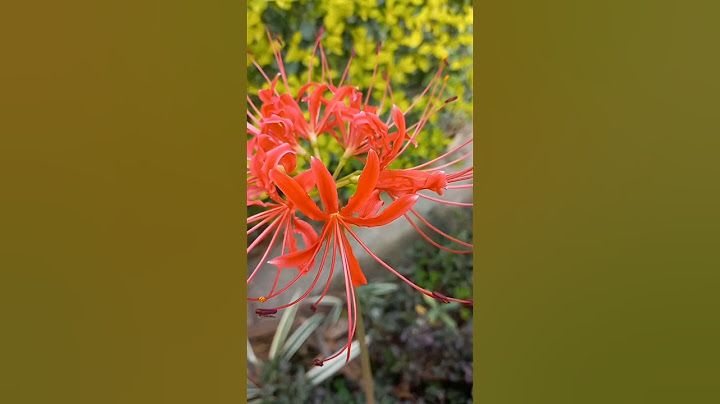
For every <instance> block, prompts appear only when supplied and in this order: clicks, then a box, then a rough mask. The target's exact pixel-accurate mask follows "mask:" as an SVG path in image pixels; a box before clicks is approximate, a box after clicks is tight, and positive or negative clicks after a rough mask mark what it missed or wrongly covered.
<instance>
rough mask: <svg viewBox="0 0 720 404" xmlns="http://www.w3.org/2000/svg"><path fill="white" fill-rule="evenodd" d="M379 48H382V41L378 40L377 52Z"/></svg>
mask: <svg viewBox="0 0 720 404" xmlns="http://www.w3.org/2000/svg"><path fill="white" fill-rule="evenodd" d="M380 49H382V41H380V42H378V47H377V53H380Z"/></svg>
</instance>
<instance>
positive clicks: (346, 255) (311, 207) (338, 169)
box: [247, 32, 473, 366]
mask: <svg viewBox="0 0 720 404" xmlns="http://www.w3.org/2000/svg"><path fill="white" fill-rule="evenodd" d="M267 36H268V39H269V40H270V43H271V45H272V49H273V54H274V57H275V61H276V63H277V66H278V68H279V71H280V73H279V74H278V75H277V76H276V77H274V78H273V79H272V80H271V79H270V78H269V77H268V75H267V74H266V73H265V72H264V71H263V70H262V68H261V67H260V66H259V65H258V64H257V63H256V62H255V60H254V59H252V55H249V58H250V59H251V60H252V62H253V63H254V64H255V66H256V67H257V68H258V70H259V71H260V72H261V73H262V75H263V77H265V79H266V80H267V82H268V83H269V88H267V89H264V90H261V91H259V93H258V97H259V100H260V102H261V105H260V106H259V108H258V106H257V105H256V103H255V102H253V100H252V99H251V98H250V97H249V96H248V97H247V100H248V106H249V109H248V111H247V115H248V118H249V119H248V123H247V132H248V137H249V140H248V142H247V186H248V192H247V205H248V206H251V205H257V206H260V207H262V208H263V211H262V212H261V213H258V214H255V215H252V216H250V217H248V220H247V223H248V227H249V229H248V231H247V233H248V235H250V234H253V233H256V232H258V233H259V235H258V236H257V237H256V238H255V240H254V241H253V242H252V243H251V244H250V245H249V246H248V248H247V252H248V254H249V253H250V252H251V251H252V250H253V249H255V248H256V247H257V246H258V245H260V243H262V242H263V241H264V240H266V239H268V238H270V241H269V243H268V245H267V247H266V249H265V251H264V253H263V255H262V258H261V259H260V263H259V264H258V265H257V267H256V268H255V269H254V270H253V272H252V273H251V275H250V276H249V277H248V280H247V282H248V284H250V282H252V280H253V278H254V277H255V275H256V274H257V273H258V271H259V270H260V268H261V267H262V264H263V263H265V262H266V261H267V259H268V258H269V257H268V256H269V254H270V252H271V250H272V249H273V246H275V245H277V243H278V242H279V240H280V239H281V240H282V242H281V255H280V256H277V257H274V258H272V259H271V260H270V261H269V263H270V264H273V265H275V266H276V267H277V276H276V278H275V283H274V285H273V287H272V289H271V290H270V291H269V292H268V293H267V294H266V295H264V296H258V297H249V298H248V300H250V301H259V302H262V303H264V302H266V301H269V300H270V299H272V298H274V297H276V296H279V295H280V294H282V293H284V292H285V291H287V290H288V289H289V288H290V287H291V286H292V285H293V284H294V283H295V282H296V281H297V280H298V279H300V277H302V276H305V275H308V274H310V273H312V272H313V271H314V270H315V268H316V266H317V265H316V264H317V261H318V258H320V263H319V266H317V267H318V268H317V271H316V272H317V273H316V274H315V278H314V281H313V282H312V284H311V286H310V287H309V288H308V289H307V291H305V292H304V294H302V295H301V296H300V297H299V298H298V299H296V300H294V301H292V302H290V303H288V304H285V305H282V306H277V307H273V308H263V309H258V310H257V311H256V312H257V314H258V315H260V316H271V315H273V314H275V313H277V311H278V310H280V309H283V308H286V307H289V306H292V305H295V304H297V303H299V302H300V301H302V300H303V299H305V298H306V297H307V296H308V295H309V294H310V292H311V291H312V290H313V289H314V288H315V286H316V285H317V283H318V281H319V279H320V276H321V274H322V273H323V271H324V268H325V263H326V260H327V258H328V255H330V257H331V264H330V269H329V271H330V273H329V276H328V278H327V279H328V280H327V283H326V285H325V287H324V290H323V291H322V293H321V295H320V297H319V299H318V300H317V301H315V302H313V303H312V305H311V306H310V307H311V309H312V310H315V309H316V307H317V304H318V303H319V302H320V301H321V300H322V299H323V297H324V296H325V294H326V293H327V291H328V289H329V286H330V281H331V280H332V274H333V272H334V270H335V268H336V258H337V257H339V261H340V262H339V266H340V268H341V270H342V274H343V275H344V279H345V291H346V295H347V305H348V320H349V322H348V342H347V344H346V346H345V347H344V348H343V349H341V350H340V351H338V352H337V353H336V354H335V355H333V356H331V357H330V358H326V359H325V360H328V359H332V358H334V357H336V356H339V355H341V354H342V353H343V352H345V351H347V355H348V358H349V357H350V344H351V342H352V338H353V336H354V334H355V326H356V319H357V317H356V316H357V308H356V306H355V288H356V287H358V286H360V285H363V284H366V283H367V279H366V278H365V275H364V274H363V271H362V269H361V268H360V265H359V263H358V260H357V258H356V256H355V252H354V251H353V248H352V246H351V244H350V241H349V239H350V237H352V238H353V239H354V240H355V241H357V243H358V244H359V245H360V246H361V247H362V249H364V250H365V251H366V252H367V253H368V254H369V255H370V256H371V257H372V258H374V259H375V260H376V261H377V262H378V263H380V264H381V265H382V266H383V267H385V268H387V269H388V270H389V271H391V272H392V273H394V274H395V275H396V276H398V277H399V278H400V279H402V280H403V281H404V282H406V283H407V284H408V285H410V286H411V287H413V288H414V289H416V290H417V291H419V292H420V293H423V294H425V295H427V296H430V297H432V298H435V299H437V300H439V301H441V302H443V303H449V302H451V301H456V302H460V303H464V304H469V305H472V300H459V299H454V298H451V297H447V296H445V295H443V294H441V293H439V292H437V291H430V290H426V289H424V288H422V287H420V286H418V285H416V284H415V283H413V282H412V281H410V280H409V279H407V278H406V277H404V276H403V275H401V274H400V273H398V272H397V271H396V270H394V269H393V268H392V267H391V266H389V265H388V264H386V263H385V262H384V261H382V260H381V259H380V258H379V257H378V256H377V255H375V254H374V253H373V252H372V251H371V250H370V249H369V248H368V247H367V245H366V244H365V243H363V241H362V240H361V239H360V238H359V237H358V235H357V234H356V233H355V231H354V230H353V227H354V226H361V227H379V226H384V225H386V224H388V223H391V222H393V221H395V220H396V219H398V218H400V217H404V218H405V219H406V220H408V222H409V223H410V224H411V225H412V226H413V228H415V229H416V230H417V231H418V232H419V233H420V235H421V236H423V238H425V239H426V240H428V241H429V242H430V243H432V244H433V245H435V246H437V247H439V248H442V249H444V250H446V251H451V252H454V253H460V254H465V253H471V252H472V245H471V244H468V243H465V242H463V241H460V240H458V239H456V238H453V237H452V236H450V235H447V234H445V233H443V232H442V231H440V230H439V229H437V228H435V227H433V226H432V225H431V224H430V223H428V222H427V220H425V219H424V218H423V217H422V216H420V214H419V213H418V212H417V211H416V210H415V209H414V205H415V203H416V202H417V200H418V198H425V199H428V200H431V201H435V202H439V203H446V204H451V205H459V206H471V205H472V204H464V203H458V202H450V201H447V200H443V199H441V198H438V197H434V196H429V195H426V194H425V193H422V192H423V191H426V192H432V193H435V194H437V195H438V196H443V193H444V191H445V190H447V189H457V188H470V187H472V175H473V172H472V167H470V168H466V169H462V170H459V171H458V172H446V171H444V170H445V169H449V168H450V167H453V166H454V165H455V163H458V162H460V161H463V160H465V159H467V158H469V157H470V156H471V155H472V152H471V151H465V152H464V154H462V155H461V156H460V157H458V158H455V159H454V160H453V161H450V162H447V163H444V161H445V159H446V158H447V157H448V156H449V155H451V154H453V153H458V152H461V151H462V150H465V147H467V146H469V145H470V144H471V142H472V139H471V140H469V141H467V142H465V143H463V144H462V145H460V146H459V147H457V148H455V149H453V150H450V151H449V152H448V153H446V154H444V155H442V156H439V157H438V158H436V159H433V160H430V161H427V162H425V163H423V164H421V165H418V166H416V167H413V168H410V169H402V170H397V169H391V168H390V165H391V163H392V162H393V161H394V160H395V159H397V158H398V156H400V155H402V154H403V153H405V152H407V151H408V150H412V149H410V147H411V146H414V147H417V142H416V138H417V135H418V133H420V131H421V130H422V129H423V126H424V125H425V124H426V123H427V121H428V119H429V118H430V116H432V115H433V114H434V113H436V112H437V111H439V110H440V109H442V108H443V106H444V105H446V104H447V103H448V102H451V101H453V100H454V98H449V99H446V100H443V99H442V95H443V92H444V90H445V83H446V82H447V78H443V76H442V71H443V67H441V68H440V69H439V70H438V72H437V73H436V74H435V75H434V77H433V79H432V80H431V82H430V83H429V84H428V86H427V87H426V88H425V89H424V91H423V92H422V93H421V94H420V95H419V96H418V97H417V99H416V100H415V102H413V103H412V105H410V107H409V108H407V109H406V110H405V111H403V110H401V109H400V108H399V107H397V106H396V105H393V106H392V108H391V110H390V113H389V116H388V117H386V118H385V119H384V120H383V119H382V118H381V112H382V111H383V104H384V103H385V101H386V99H389V101H390V102H391V103H392V99H393V96H392V89H391V88H390V85H389V83H388V84H387V85H386V86H385V88H384V93H383V97H382V102H381V103H380V105H379V106H378V107H374V106H371V105H368V103H369V100H370V94H371V92H372V90H373V86H372V85H371V86H370V88H369V89H368V90H367V93H366V94H363V92H361V91H360V90H359V89H358V88H357V87H354V86H351V85H348V84H346V81H347V80H348V71H349V67H350V65H351V63H352V59H353V57H352V56H351V58H350V61H348V65H347V67H346V69H345V73H344V74H343V76H342V77H341V78H340V79H339V80H338V82H337V84H334V81H333V78H332V77H331V75H330V69H329V66H328V63H327V59H326V58H325V53H324V50H323V47H322V44H321V43H320V37H321V36H322V32H321V33H320V34H319V35H318V36H317V40H316V46H315V49H314V50H313V58H314V57H315V56H316V54H317V53H319V55H320V59H321V63H320V66H321V69H322V70H321V75H322V78H321V80H320V81H318V82H314V81H312V80H311V78H312V65H311V71H310V73H309V75H308V82H307V83H306V84H304V85H302V86H301V87H300V88H299V89H298V91H297V93H295V94H291V93H290V90H289V89H290V86H289V85H288V81H287V76H286V74H285V69H284V66H283V60H282V56H281V54H280V51H279V49H277V48H276V46H275V45H276V44H277V43H278V42H279V39H278V38H273V37H272V36H271V35H270V33H269V32H267ZM377 49H378V54H379V51H380V45H378V48H377ZM376 74H377V64H376V68H375V73H374V74H373V77H375V75H376ZM280 79H282V80H283V84H284V87H285V91H284V92H281V91H279V90H278V80H280ZM373 82H374V80H373ZM425 96H428V97H429V98H428V102H427V103H426V107H425V109H424V111H423V112H422V115H421V117H420V119H419V120H418V121H417V122H416V123H414V124H413V125H408V124H407V123H406V121H405V117H406V115H407V114H408V112H410V110H412V109H413V107H414V106H415V105H416V104H417V102H418V100H420V99H421V98H423V97H425ZM303 106H306V109H304V108H303ZM325 136H328V137H331V138H332V139H333V140H334V141H336V142H337V144H338V145H339V146H340V147H341V148H342V150H343V153H342V155H341V156H339V158H338V162H337V164H336V166H335V167H332V168H333V171H332V173H331V170H330V167H328V165H327V164H328V163H329V162H327V161H326V162H323V161H321V159H320V153H319V146H318V139H319V138H321V137H325ZM352 160H355V161H359V162H361V163H362V164H363V166H364V168H363V169H362V170H357V171H355V172H352V173H350V174H348V175H345V176H342V177H340V174H341V173H342V169H343V168H344V167H346V165H347V164H348V162H350V161H352ZM349 185H354V186H355V188H356V190H355V192H354V194H353V195H352V196H351V197H350V198H349V199H348V200H347V202H343V200H342V198H340V197H339V195H338V189H339V188H342V187H345V186H349ZM383 194H384V195H387V198H385V199H386V200H387V202H389V203H387V206H386V201H384V200H383V198H382V197H381V196H382V195H383ZM316 198H317V199H319V202H320V203H317V202H316V200H315V199H316ZM410 215H413V216H415V217H416V218H417V219H418V220H420V221H421V222H422V223H423V224H425V225H426V226H427V227H428V228H429V229H431V230H432V231H434V232H436V233H437V234H439V235H441V236H443V237H445V238H448V239H449V240H452V241H454V242H456V243H458V244H459V245H461V246H462V248H461V249H459V250H451V249H448V248H446V247H443V246H440V245H439V244H437V243H436V242H435V241H433V240H432V239H431V238H430V237H429V236H428V235H427V234H426V233H424V232H423V230H421V229H420V227H418V225H417V224H416V223H415V222H414V221H413V220H412V219H411V217H410ZM308 221H315V222H318V223H320V224H322V229H321V230H320V233H319V234H318V232H317V231H316V230H315V227H314V226H312V225H311V224H310V223H309V222H308ZM298 237H299V238H300V239H301V240H302V242H303V244H304V246H303V248H300V247H298ZM331 252H332V253H331ZM286 268H294V269H296V270H297V275H296V276H295V277H294V279H292V280H291V281H290V282H289V283H288V284H287V285H286V286H284V287H283V288H278V281H279V277H280V276H279V275H280V271H281V270H283V269H286ZM322 363H323V361H321V360H316V361H315V364H316V365H319V366H322Z"/></svg>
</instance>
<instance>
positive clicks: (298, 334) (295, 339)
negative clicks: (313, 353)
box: [282, 314, 325, 361]
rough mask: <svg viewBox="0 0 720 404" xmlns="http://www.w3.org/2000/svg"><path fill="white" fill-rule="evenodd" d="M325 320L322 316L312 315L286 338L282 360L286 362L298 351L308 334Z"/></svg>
mask: <svg viewBox="0 0 720 404" xmlns="http://www.w3.org/2000/svg"><path fill="white" fill-rule="evenodd" d="M324 318H325V316H324V315H322V314H313V315H312V317H310V318H309V319H307V320H305V321H303V323H302V324H300V327H298V329H297V330H295V332H294V333H293V334H292V335H291V336H290V337H289V338H288V340H287V342H286V343H285V346H283V349H282V355H283V360H285V361H288V360H290V358H292V356H293V355H294V354H295V352H297V350H298V349H300V346H302V344H303V343H304V342H305V341H307V339H308V338H309V337H310V334H312V333H313V331H315V329H317V328H318V326H320V323H322V321H323V319H324Z"/></svg>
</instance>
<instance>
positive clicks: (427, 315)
mask: <svg viewBox="0 0 720 404" xmlns="http://www.w3.org/2000/svg"><path fill="white" fill-rule="evenodd" d="M428 220H429V221H430V222H431V223H432V224H433V225H434V226H436V227H438V228H439V229H441V230H443V231H444V232H446V233H448V234H452V235H453V236H455V237H457V238H458V239H460V240H463V241H465V242H472V229H471V223H472V211H471V209H453V210H452V211H450V212H443V213H442V214H437V215H436V216H430V217H428ZM436 241H437V242H438V243H439V244H441V245H444V246H446V247H457V245H452V243H450V242H448V241H447V240H445V241H442V240H441V239H439V238H438V239H436ZM407 254H408V255H409V256H410V257H411V262H412V264H411V265H410V266H409V267H407V268H404V270H402V271H401V272H403V273H404V274H406V276H408V277H410V278H412V280H413V281H415V282H416V283H417V284H418V285H420V286H422V287H424V288H427V289H430V290H437V291H440V292H443V293H445V292H447V293H445V294H447V295H452V296H453V297H458V298H470V297H471V296H472V270H473V266H472V255H471V254H469V255H458V254H451V253H446V252H443V251H441V250H438V249H437V248H436V247H434V246H431V245H429V244H428V243H427V242H426V241H425V240H418V241H417V243H415V244H414V245H413V246H412V247H410V248H409V249H408V252H407ZM360 297H361V299H362V307H363V308H364V309H365V312H366V313H367V314H369V319H368V320H369V321H368V322H367V324H369V325H368V334H369V335H370V336H372V338H373V341H374V345H373V349H371V355H372V364H373V375H374V381H375V388H376V395H377V396H378V397H381V399H380V401H379V402H380V403H385V402H387V403H396V402H398V398H399V396H400V395H401V394H400V393H399V392H401V391H404V392H405V394H407V398H408V399H414V398H419V397H422V398H423V400H424V401H423V402H428V403H430V402H447V403H469V402H472V399H471V389H472V311H471V310H470V309H468V308H465V307H460V306H459V305H457V304H454V303H450V304H442V303H439V302H438V301H436V300H435V299H431V298H427V299H426V297H425V296H424V295H422V294H419V293H417V292H416V291H415V290H412V289H410V288H408V287H404V286H403V285H402V284H400V287H398V289H397V290H396V291H392V293H387V294H384V295H377V294H374V295H371V296H365V295H360ZM401 386H404V387H402V388H401ZM411 397H412V398H411ZM411 402H412V401H411Z"/></svg>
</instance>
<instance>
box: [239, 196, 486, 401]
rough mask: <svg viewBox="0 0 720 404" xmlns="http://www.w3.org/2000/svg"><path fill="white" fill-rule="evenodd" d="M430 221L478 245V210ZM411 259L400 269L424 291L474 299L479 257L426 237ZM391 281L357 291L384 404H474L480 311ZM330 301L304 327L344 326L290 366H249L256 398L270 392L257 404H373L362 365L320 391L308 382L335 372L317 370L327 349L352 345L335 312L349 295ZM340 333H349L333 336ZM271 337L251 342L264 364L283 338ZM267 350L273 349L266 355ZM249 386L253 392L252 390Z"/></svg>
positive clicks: (326, 331) (324, 331)
mask: <svg viewBox="0 0 720 404" xmlns="http://www.w3.org/2000/svg"><path fill="white" fill-rule="evenodd" d="M428 220H429V221H430V222H431V223H432V224H433V225H434V226H436V227H438V228H439V229H440V230H442V231H444V232H446V233H450V234H453V235H454V236H456V237H457V238H458V239H460V240H462V241H465V242H468V243H472V241H473V240H472V209H470V208H463V209H452V210H447V211H443V212H442V213H436V214H433V215H430V216H428ZM433 239H434V240H435V241H436V242H438V243H439V244H441V245H444V246H446V247H453V243H451V242H449V241H448V240H446V239H442V238H440V237H433ZM454 247H457V245H454ZM404 256H405V257H406V258H407V259H406V263H404V264H401V265H399V266H397V267H396V269H398V271H400V272H401V273H402V274H403V275H405V276H407V277H410V278H412V279H413V280H414V281H416V282H417V284H418V285H419V286H421V287H424V288H426V289H430V290H438V291H442V292H447V294H450V293H452V294H453V296H454V297H458V298H470V297H471V296H472V282H473V265H472V254H465V255H457V254H451V253H447V252H444V251H441V250H439V249H437V248H435V247H433V246H430V245H429V244H428V243H427V242H426V241H425V240H422V239H420V238H419V236H418V237H417V239H416V240H415V242H414V243H411V245H410V246H409V247H407V249H406V251H405V254H404ZM387 280H388V282H389V283H378V282H372V283H370V284H367V285H364V286H361V287H359V288H358V289H357V293H358V296H359V298H360V301H361V307H362V312H363V316H364V317H363V318H364V319H365V325H366V327H367V335H368V337H369V339H370V341H371V344H370V346H369V351H370V357H371V366H372V372H373V381H374V388H375V398H376V402H377V403H380V404H385V403H387V404H395V403H415V404H422V403H461V404H465V403H471V402H472V383H473V382H472V375H473V362H472V347H473V342H472V332H473V331H472V325H473V323H472V310H471V309H470V308H467V307H462V306H460V305H458V304H455V303H450V304H441V303H438V302H437V301H436V300H434V299H430V298H427V299H426V297H425V296H424V295H422V294H420V293H418V292H416V291H415V290H414V289H412V288H410V287H408V286H407V285H406V284H404V283H402V282H400V281H399V280H398V279H397V278H395V277H394V276H392V275H389V276H388V277H387ZM328 297H329V299H327V298H326V301H325V303H326V305H325V307H321V308H320V309H318V312H317V313H312V312H311V311H310V310H308V309H307V308H306V307H303V308H300V309H299V310H297V313H298V316H299V317H302V316H306V317H303V318H302V321H298V323H299V324H304V323H306V322H310V321H312V318H313V317H315V316H324V317H327V318H328V319H330V320H329V321H327V322H328V324H329V325H330V324H335V323H334V322H335V321H337V324H336V327H332V326H329V325H328V326H325V325H323V326H320V327H319V328H318V329H317V330H315V331H314V332H313V335H312V336H307V335H306V336H304V338H306V339H307V340H306V342H305V343H303V344H301V345H300V347H299V349H298V351H297V353H296V354H295V355H293V356H291V357H290V358H289V359H282V355H279V356H278V357H276V358H275V359H274V360H268V361H264V362H263V363H262V364H261V366H256V367H252V366H249V368H248V369H249V370H248V371H249V373H255V374H256V376H255V377H254V379H256V380H258V382H257V384H256V385H255V384H253V385H252V386H253V388H256V387H257V389H256V390H255V391H256V392H258V393H259V392H262V397H261V398H259V399H256V400H255V401H249V402H252V403H255V402H257V403H268V404H270V403H272V404H281V403H288V404H290V403H296V402H304V403H305V402H307V403H364V402H365V396H364V392H363V389H362V386H361V384H360V383H361V372H360V364H359V361H358V360H353V361H351V362H350V363H348V364H346V365H344V366H343V367H342V368H341V369H335V370H333V372H332V374H331V375H328V377H327V378H326V379H323V380H322V382H319V383H314V382H313V381H312V378H311V377H308V375H309V373H310V372H313V369H315V371H317V370H330V369H325V367H323V368H314V367H313V366H312V360H313V358H315V357H317V356H318V352H320V351H321V350H322V349H323V347H332V349H331V350H334V349H337V348H338V347H339V346H340V345H341V344H344V343H345V341H346V338H347V336H346V335H347V334H345V333H343V332H342V331H343V330H344V331H346V330H347V314H346V313H345V311H344V307H343V312H342V314H340V313H339V312H337V313H335V314H333V313H332V310H333V309H330V308H331V307H333V306H334V305H342V306H344V305H343V304H342V302H343V301H344V295H343V294H342V293H338V292H337V291H331V293H330V294H329V295H328ZM311 300H313V299H311ZM326 311H327V314H325V313H326ZM293 313H294V312H293ZM338 314H339V317H338ZM284 315H285V314H284ZM293 315H294V314H293ZM338 319H339V321H338ZM300 327H302V325H300V326H299V327H298V328H300ZM335 328H337V329H338V330H340V331H341V332H337V333H336V332H333V330H334V329H335ZM268 331H269V333H268V334H267V335H265V336H261V335H258V336H257V337H255V338H254V339H253V338H251V341H252V343H253V345H254V346H255V347H256V349H257V352H258V356H259V357H260V358H264V357H265V356H267V355H266V354H265V351H267V350H268V347H267V344H268V340H269V339H270V338H271V335H272V334H277V333H278V332H277V331H275V330H268ZM292 338H293V337H292V336H291V337H290V338H289V339H292ZM248 344H249V345H250V342H249V343H248ZM262 344H265V345H266V347H265V348H262V347H261V345H262ZM270 350H271V348H270ZM356 354H357V352H356ZM254 356H255V355H254V354H253V355H252V357H254ZM278 358H279V359H278ZM253 362H255V361H253ZM261 362H262V361H261ZM341 362H344V359H343V360H341ZM308 369H310V370H308ZM310 376H312V375H310ZM248 385H249V386H251V384H250V382H248Z"/></svg>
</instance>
